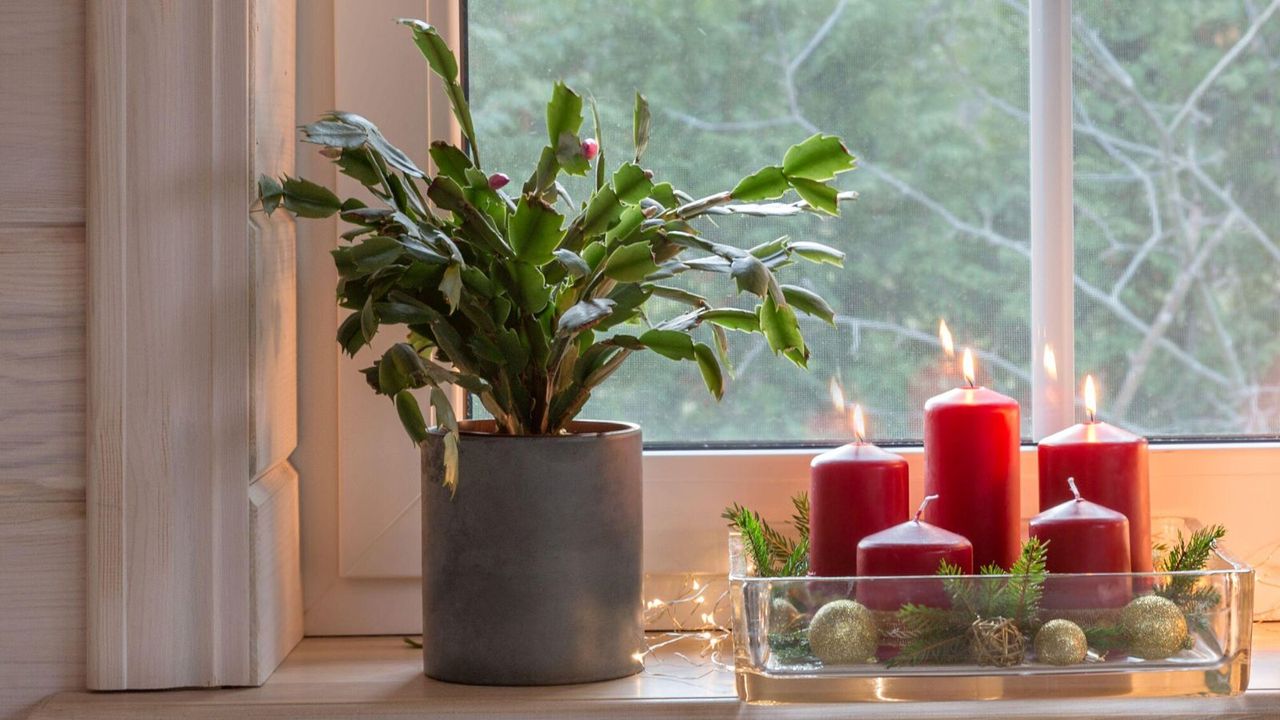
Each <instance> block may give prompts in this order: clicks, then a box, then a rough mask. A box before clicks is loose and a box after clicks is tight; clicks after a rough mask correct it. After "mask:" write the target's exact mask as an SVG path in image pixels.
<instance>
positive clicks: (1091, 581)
mask: <svg viewBox="0 0 1280 720" xmlns="http://www.w3.org/2000/svg"><path fill="white" fill-rule="evenodd" d="M1063 484H1064V485H1067V486H1068V491H1069V492H1070V493H1071V494H1072V495H1073V496H1074V497H1073V499H1071V500H1067V501H1066V502H1064V503H1062V504H1060V505H1055V506H1053V507H1051V508H1049V509H1048V510H1045V511H1044V512H1042V513H1040V514H1039V515H1036V516H1035V517H1033V518H1031V537H1033V538H1039V539H1040V540H1042V541H1044V542H1046V543H1048V545H1047V546H1046V548H1045V570H1047V571H1048V572H1049V578H1048V579H1047V580H1046V581H1045V582H1046V585H1045V594H1044V600H1043V601H1042V604H1043V605H1044V607H1047V608H1107V607H1120V606H1122V605H1124V604H1125V603H1127V602H1129V595H1130V593H1129V587H1130V585H1129V578H1128V577H1127V576H1123V575H1122V576H1120V577H1113V578H1107V577H1096V576H1090V577H1083V578H1063V577H1054V575H1055V574H1057V573H1127V572H1129V521H1128V520H1127V519H1125V516H1124V515H1122V514H1120V513H1118V512H1116V511H1115V510H1112V509H1110V508H1107V507H1103V506H1102V505H1099V504H1097V503H1093V502H1089V501H1088V500H1085V499H1084V498H1083V497H1081V494H1080V490H1079V489H1078V488H1077V487H1076V483H1075V481H1074V480H1073V479H1071V478H1067V481H1066V482H1065V483H1063Z"/></svg>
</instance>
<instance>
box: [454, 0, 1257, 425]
mask: <svg viewBox="0 0 1280 720" xmlns="http://www.w3.org/2000/svg"><path fill="white" fill-rule="evenodd" d="M1269 7H1270V6H1269V5H1268V4H1266V3H1261V2H1259V3H1250V2H1238V1H1235V0H1202V1H1198V2H1177V3H1166V2H1156V1H1155V0H1143V1H1141V2H1130V1H1126V2H1119V1H1112V0H1077V2H1076V5H1075V13H1076V16H1077V17H1076V24H1075V64H1074V65H1075V67H1074V70H1075V78H1076V80H1075V90H1076V101H1077V107H1076V124H1077V132H1076V143H1075V144H1076V169H1075V172H1076V182H1075V186H1076V233H1075V236H1076V246H1077V250H1076V275H1077V283H1076V288H1077V291H1076V315H1077V338H1076V369H1077V372H1078V374H1079V375H1080V376H1081V377H1083V374H1084V373H1085V372H1093V373H1094V374H1095V375H1097V376H1098V378H1099V380H1100V383H1101V386H1102V391H1103V393H1102V413H1101V414H1102V416H1103V417H1104V418H1106V419H1109V420H1113V421H1116V422H1119V423H1120V424H1123V425H1127V426H1129V427H1131V428H1133V429H1135V430H1138V431H1143V432H1147V433H1150V434H1153V435H1188V434H1216V433H1230V434H1274V433H1277V432H1278V431H1280V363H1277V352H1278V351H1280V314H1278V313H1277V312H1276V309H1275V299H1276V296H1277V289H1278V288H1280V250H1278V249H1277V246H1278V242H1280V211H1277V209H1276V208H1277V202H1276V201H1277V199H1278V198H1280V132H1278V131H1280V97H1278V93H1280V90H1277V88H1280V83H1278V82H1276V78H1277V76H1278V75H1280V13H1273V14H1267V13H1269V12H1272V11H1271V10H1269V9H1268V8H1269ZM468 22H469V26H468V27H469V46H468V53H469V72H470V77H469V82H470V93H471V98H472V106H473V109H474V116H475V123H476V130H477V133H478V134H479V135H480V137H481V138H482V139H483V142H484V152H485V156H486V157H485V160H486V165H487V166H488V167H489V168H491V169H496V170H501V171H503V172H506V173H508V174H510V175H511V176H512V177H517V178H518V177H523V176H525V175H526V174H527V173H528V172H530V171H531V170H532V163H533V161H535V160H536V158H535V157H533V156H531V155H530V154H529V152H528V148H529V147H530V144H531V143H534V142H537V138H538V137H539V136H540V135H541V134H542V133H543V132H544V130H543V116H544V112H543V110H544V106H545V89H546V88H547V87H548V84H549V83H550V82H552V81H554V80H556V79H561V78H563V79H564V80H565V81H566V82H567V83H568V84H570V85H571V86H574V87H578V88H580V89H584V90H585V89H590V90H591V92H592V93H594V97H595V100H596V102H597V104H598V106H599V108H600V114H601V123H602V130H601V135H602V141H603V144H604V145H605V147H606V148H609V147H617V146H618V145H619V144H625V143H626V142H627V141H628V140H629V138H630V135H631V122H632V117H631V98H632V97H633V96H634V93H635V92H636V91H640V92H642V93H643V94H644V95H645V96H646V97H648V99H649V101H650V104H651V106H652V107H653V109H654V114H653V118H652V135H651V140H650V143H649V147H648V150H647V151H646V156H645V164H646V166H648V167H652V168H653V169H654V170H655V171H657V172H658V173H659V174H660V175H662V176H663V177H666V178H669V179H671V181H672V182H673V183H674V184H676V185H677V186H681V187H685V188H687V189H688V190H689V192H690V193H692V194H694V195H700V194H703V193H707V192H712V191H716V190H719V189H722V188H725V187H732V185H733V183H734V182H736V180H737V179H738V173H740V172H741V171H742V170H743V169H744V168H755V167H759V166H762V165H764V164H767V163H770V162H775V161H776V158H778V157H781V156H782V154H783V153H784V152H785V151H786V149H787V147H788V146H789V145H790V144H792V143H794V142H795V141H796V140H797V139H799V138H803V137H807V136H809V135H811V134H813V133H814V132H818V131H821V132H825V133H829V134H833V135H839V136H841V137H843V138H844V139H845V141H846V142H847V144H848V145H849V147H850V149H851V150H852V151H853V153H854V154H855V155H857V156H858V157H859V166H860V168H861V169H860V170H859V172H856V173H851V174H849V175H847V176H843V177H842V178H841V179H840V180H839V184H840V186H841V188H842V189H845V190H854V191H857V192H858V193H859V196H860V197H859V200H858V201H857V202H856V203H855V204H854V205H853V207H852V208H850V209H851V210H852V212H846V213H844V214H843V215H842V216H841V218H839V219H838V220H833V221H831V222H824V223H819V222H815V221H813V220H809V219H804V220H801V221H800V222H786V223H785V227H784V225H783V223H782V222H776V223H775V222H772V221H769V222H751V223H748V222H743V221H742V220H741V219H738V218H724V219H719V218H718V219H717V223H718V225H719V232H720V233H722V236H723V237H725V238H732V239H733V244H735V245H737V246H739V247H751V246H753V245H755V244H757V243H760V242H764V241H766V240H769V239H772V238H773V237H777V236H778V235H781V234H783V233H784V232H785V233H788V234H790V235H791V236H792V237H793V238H795V239H797V240H806V241H816V242H821V243H824V244H828V245H832V246H834V247H836V248H839V249H840V250H843V251H845V252H846V253H848V261H847V262H846V267H845V268H844V269H839V268H835V267H827V266H820V267H817V268H814V270H816V271H815V272H809V273H807V274H806V276H805V279H804V283H805V284H806V285H807V287H809V289H811V290H814V291H816V292H818V293H819V294H821V295H822V296H823V297H824V298H826V300H827V301H828V302H830V304H831V305H832V306H833V307H834V308H835V310H836V312H837V316H836V325H835V327H834V328H832V327H830V326H827V325H825V324H823V323H822V322H821V321H819V320H814V319H811V318H802V319H801V323H802V326H803V328H804V332H805V337H806V339H807V340H808V342H809V347H810V351H811V356H810V359H809V368H810V370H811V372H809V373H797V372H794V368H790V367H788V363H786V362H785V360H782V359H781V358H779V357H776V356H775V355H774V354H772V353H771V352H769V349H768V347H767V344H766V343H765V342H764V341H763V340H762V339H758V338H752V339H751V342H744V343H738V344H737V346H736V347H735V348H734V349H733V350H732V356H733V357H732V360H733V365H734V368H735V371H736V380H735V381H734V382H733V383H731V384H730V385H729V386H728V389H727V392H726V395H725V397H724V399H723V400H722V401H721V402H719V403H717V402H716V401H715V400H713V399H711V398H709V397H707V396H706V393H705V391H704V390H703V389H702V378H701V377H700V376H699V374H698V372H697V370H696V368H694V367H693V366H692V364H683V365H681V366H679V367H676V368H672V367H671V366H670V365H669V364H667V363H665V362H663V360H662V358H646V357H637V358H635V359H633V360H632V361H631V362H629V363H628V364H627V365H626V366H624V368H623V369H621V370H620V371H619V373H618V374H617V375H616V376H615V377H614V378H613V380H612V381H611V383H610V384H609V386H607V387H606V388H605V389H604V391H602V392H600V393H597V394H596V395H595V396H594V397H593V399H592V401H591V402H590V403H589V404H588V405H587V408H586V411H585V413H584V414H585V415H586V416H591V417H602V418H611V419H627V420H634V421H638V422H640V423H641V424H642V425H644V427H645V433H646V438H647V439H648V440H650V441H667V442H696V441H742V442H769V441H780V442H796V441H823V440H826V441H830V440H835V439H841V438H844V437H847V435H848V430H847V429H846V428H845V426H844V423H843V419H842V418H841V417H840V416H839V415H838V414H837V413H835V412H833V411H832V409H831V407H830V400H829V399H828V394H827V383H828V381H829V380H830V379H831V378H832V377H837V378H840V379H841V381H842V382H843V384H844V385H845V387H846V394H847V395H848V396H849V397H850V398H852V399H856V400H857V401H859V402H861V403H863V404H864V405H865V406H866V407H867V408H868V411H869V415H870V423H871V432H872V435H873V436H875V437H879V438H901V439H910V438H919V437H920V436H921V426H920V423H921V408H922V406H923V403H924V400H925V399H926V398H927V397H929V396H930V395H932V394H934V393H936V392H938V391H940V390H941V389H944V388H946V387H949V386H951V385H954V384H955V382H956V380H955V375H954V371H953V370H952V369H951V368H950V366H949V365H947V364H946V363H944V361H943V358H942V355H941V352H940V350H939V348H938V345H937V342H936V340H935V339H934V336H935V332H936V328H937V323H938V320H939V319H940V318H946V320H947V322H948V324H949V325H950V327H951V329H952V330H953V331H954V333H955V335H956V340H957V343H959V344H961V345H969V346H972V347H974V348H975V349H976V350H978V351H980V357H979V368H980V370H979V374H980V377H981V379H982V381H983V382H984V383H985V384H987V385H989V386H992V387H994V388H996V389H998V390H1000V391H1002V392H1005V393H1008V394H1010V395H1013V396H1014V397H1016V398H1017V399H1018V400H1019V401H1021V402H1022V403H1023V405H1024V413H1023V415H1024V433H1025V434H1027V435H1029V434H1030V420H1029V418H1030V408H1029V374H1030V357H1031V338H1030V330H1029V314H1030V296H1029V284H1030V262H1029V257H1028V253H1029V250H1028V247H1029V245H1028V239H1029V223H1028V213H1029V200H1028V162H1029V160H1028V158H1029V153H1028V125H1027V116H1026V108H1027V96H1028V90H1027V87H1028V85H1027V82H1028V81H1027V66H1028V62H1027V22H1028V20H1027V15H1026V8H1025V5H1023V4H1021V3H1019V2H1017V1H1016V0H1014V1H1012V2H996V1H995V0H984V1H982V2H974V3H958V2H951V1H950V0H912V1H910V2H893V3H886V2H878V1H876V0H846V1H845V2H834V1H831V0H823V1H818V0H815V1H813V2H803V3H801V2H767V1H765V0H742V1H738V0H734V1H729V0H692V1H688V2H675V1H674V0H647V1H637V2H627V3H617V2H606V1H605V0H572V1H565V2H554V3H550V2H530V1H522V0H472V1H471V2H470V3H468ZM1233 53H1234V54H1233ZM1224 58H1225V62H1224ZM1202 85H1203V89H1198V88H1201V86H1202ZM587 182H588V181H587V180H586V179H583V180H582V181H580V182H578V183H577V184H573V183H567V188H568V191H569V193H570V194H571V195H572V196H574V197H575V199H576V198H581V197H585V196H586V194H587V193H588V192H589V186H588V184H587ZM686 287H688V288H691V289H696V290H699V291H701V292H708V291H710V292H712V294H711V295H709V297H710V298H711V299H712V301H713V303H721V302H724V303H730V302H733V301H734V298H733V297H732V296H731V295H732V293H731V292H730V293H721V294H716V293H717V292H719V291H714V290H713V289H712V287H711V286H709V285H707V284H705V283H699V282H697V281H690V284H688V285H686ZM655 302H659V301H658V300H655ZM663 302H665V301H663ZM658 307H661V306H660V305H659V306H658ZM674 308H675V306H674V305H671V307H670V308H664V309H663V311H662V312H656V308H655V312H656V314H658V315H667V314H669V313H670V311H671V310H672V309H674Z"/></svg>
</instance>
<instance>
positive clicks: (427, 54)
mask: <svg viewBox="0 0 1280 720" xmlns="http://www.w3.org/2000/svg"><path fill="white" fill-rule="evenodd" d="M397 22H399V23H400V24H401V25H407V26H409V27H411V28H413V42H414V44H416V45H417V46H418V50H419V51H421V52H422V56H423V57H424V58H426V59H427V65H429V66H430V67H431V70H432V71H433V72H435V74H436V75H438V76H439V77H440V79H441V80H443V81H444V92H445V95H447V96H448V97H449V104H450V106H452V108H453V116H454V117H456V118H457V119H458V126H459V127H460V128H461V129H462V136H463V137H464V138H466V139H467V142H469V143H471V157H472V159H473V160H474V161H475V165H476V167H479V166H480V151H479V150H478V149H477V148H476V129H475V126H474V125H473V124H472V122H471V108H470V106H469V105H467V97H466V94H465V93H463V92H462V85H460V84H459V83H458V60H457V58H455V57H454V56H453V51H452V50H450V49H449V44H448V43H446V42H445V41H444V38H442V37H440V33H439V32H437V31H436V29H435V28H434V27H432V26H431V25H428V24H427V23H425V22H423V21H421V20H413V19H409V18H401V19H400V20H398V21H397Z"/></svg>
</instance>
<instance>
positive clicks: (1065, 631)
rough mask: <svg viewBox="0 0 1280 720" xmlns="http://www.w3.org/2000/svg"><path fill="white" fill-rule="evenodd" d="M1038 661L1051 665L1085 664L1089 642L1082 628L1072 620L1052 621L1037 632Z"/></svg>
mask: <svg viewBox="0 0 1280 720" xmlns="http://www.w3.org/2000/svg"><path fill="white" fill-rule="evenodd" d="M1035 648H1036V660H1039V661H1040V662H1042V663H1048V664H1050V665H1076V664H1078V663H1082V662H1084V658H1085V655H1086V654H1088V652H1089V641H1088V640H1086V639H1085V637H1084V631H1083V630H1081V629H1080V626H1079V625H1077V624H1075V623H1073V622H1071V621H1070V620H1061V619H1058V620H1050V621H1049V622H1047V623H1045V624H1044V625H1043V626H1041V628H1040V630H1038V631H1037V632H1036V639H1035Z"/></svg>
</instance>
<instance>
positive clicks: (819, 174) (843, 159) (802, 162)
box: [782, 133, 854, 190]
mask: <svg viewBox="0 0 1280 720" xmlns="http://www.w3.org/2000/svg"><path fill="white" fill-rule="evenodd" d="M853 165H854V159H853V156H852V155H850V154H849V150H848V148H846V147H845V146H844V143H842V142H840V138H838V137H835V136H834V135H823V134H822V133H818V134H816V135H814V136H813V137H810V138H809V139H807V140H805V141H804V142H802V143H800V144H799V145H792V146H791V148H790V149H789V150H787V154H786V155H785V156H783V158H782V171H783V172H784V173H786V175H787V177H788V178H790V179H791V180H796V179H799V178H803V179H805V180H817V181H823V180H830V179H831V178H834V177H835V176H836V175H837V174H839V173H842V172H845V171H848V170H852V169H853ZM798 189H799V188H797V190H798Z"/></svg>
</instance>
